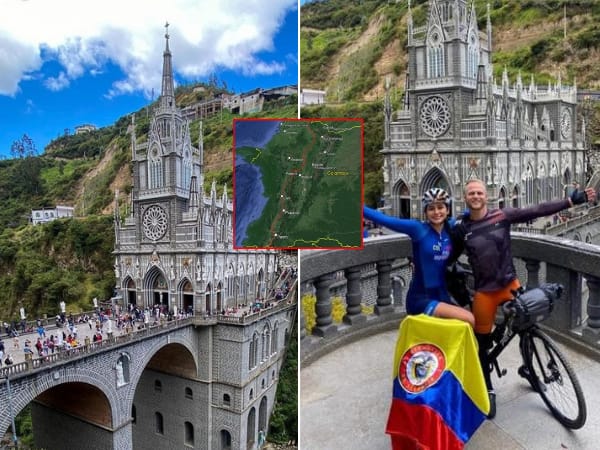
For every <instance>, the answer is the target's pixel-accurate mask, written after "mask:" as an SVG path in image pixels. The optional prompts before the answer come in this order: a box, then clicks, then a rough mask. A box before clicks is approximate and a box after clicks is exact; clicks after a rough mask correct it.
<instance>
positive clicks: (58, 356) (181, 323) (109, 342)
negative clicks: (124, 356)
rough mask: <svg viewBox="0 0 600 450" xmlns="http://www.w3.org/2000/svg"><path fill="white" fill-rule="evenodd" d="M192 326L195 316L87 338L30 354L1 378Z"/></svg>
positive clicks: (1, 372) (1, 371)
mask: <svg viewBox="0 0 600 450" xmlns="http://www.w3.org/2000/svg"><path fill="white" fill-rule="evenodd" d="M215 322H216V321H215ZM191 324H194V325H198V323H197V322H195V317H194V316H190V317H186V318H184V319H177V320H175V319H174V320H170V321H167V320H163V321H161V322H159V323H156V324H152V325H150V324H148V325H146V326H143V327H142V326H141V327H140V328H139V329H138V330H136V331H132V332H129V333H125V334H121V335H118V336H115V335H114V334H113V333H110V334H109V336H108V337H105V338H103V339H102V340H101V341H96V342H92V341H91V339H89V338H86V339H85V340H84V343H83V344H79V345H78V346H77V347H72V348H63V349H60V350H58V349H57V350H56V351H55V352H54V353H50V354H48V355H47V356H42V357H33V354H29V355H30V356H28V355H26V357H25V361H24V362H20V363H17V364H11V365H9V366H6V365H5V366H3V367H2V368H0V376H2V377H5V376H10V377H11V378H14V377H15V376H16V375H20V374H22V373H25V372H31V371H33V370H36V369H47V368H48V367H50V366H54V365H56V364H57V363H58V364H62V363H63V362H65V361H67V360H75V359H81V358H84V357H86V356H89V355H90V354H91V353H97V352H99V351H104V350H107V349H110V348H113V347H119V346H122V345H127V344H131V343H133V342H137V341H141V340H144V339H148V338H149V337H152V336H156V335H158V334H162V333H169V332H172V331H174V330H177V329H179V328H183V327H186V326H188V325H191Z"/></svg>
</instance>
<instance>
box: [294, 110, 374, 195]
mask: <svg viewBox="0 0 600 450" xmlns="http://www.w3.org/2000/svg"><path fill="white" fill-rule="evenodd" d="M302 117H306V118H308V117H352V118H361V119H363V121H364V173H365V186H364V200H365V203H366V204H368V205H375V204H376V202H377V200H378V199H379V197H380V196H381V192H382V189H383V178H382V177H381V176H380V170H381V167H382V165H383V157H382V155H381V154H380V153H379V150H381V145H382V142H383V137H384V133H383V112H382V105H381V103H380V102H372V103H353V102H351V103H348V104H345V105H336V106H329V105H317V106H307V107H303V108H302ZM370 174H378V175H376V176H372V175H370Z"/></svg>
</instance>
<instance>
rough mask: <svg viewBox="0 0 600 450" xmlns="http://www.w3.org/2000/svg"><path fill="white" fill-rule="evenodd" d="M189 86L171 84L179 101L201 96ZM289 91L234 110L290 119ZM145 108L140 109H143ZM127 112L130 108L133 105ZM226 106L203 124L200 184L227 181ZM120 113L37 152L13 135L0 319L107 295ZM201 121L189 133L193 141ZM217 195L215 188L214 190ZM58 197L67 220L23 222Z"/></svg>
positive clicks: (81, 305)
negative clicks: (70, 210)
mask: <svg viewBox="0 0 600 450" xmlns="http://www.w3.org/2000/svg"><path fill="white" fill-rule="evenodd" d="M193 88H194V86H183V87H179V88H178V89H177V91H176V97H177V104H178V106H181V107H182V106H186V105H187V104H191V103H193V102H195V101H198V100H201V99H202V98H201V97H199V96H201V95H214V94H217V93H219V92H218V90H216V91H215V92H209V90H208V89H207V90H205V91H204V92H201V93H198V92H194V90H193ZM297 102H298V99H297V97H296V96H292V97H290V98H288V99H285V100H277V101H273V102H267V103H265V105H264V109H263V111H262V112H261V113H257V114H252V115H248V116H243V117H297ZM151 109H152V105H150V106H149V107H148V110H149V111H150V112H151ZM132 113H133V112H132ZM135 115H136V137H137V139H138V142H143V140H145V139H147V132H148V129H149V126H150V119H149V116H151V114H148V111H147V110H146V108H144V109H142V110H140V111H137V112H135ZM235 117H240V116H239V115H235V116H234V115H232V114H231V113H229V112H227V111H223V113H222V114H220V115H218V116H215V117H212V118H209V119H205V120H204V122H203V135H204V155H205V158H204V161H205V168H206V170H205V181H206V185H205V191H206V192H208V190H209V188H210V184H212V181H213V180H216V181H217V185H218V189H222V188H223V186H224V185H227V188H228V190H229V191H230V192H229V194H230V198H231V184H232V168H233V161H232V138H233V132H232V121H233V119H234V118H235ZM130 123H131V118H130V117H129V115H128V116H124V117H121V118H120V119H118V120H117V121H116V122H115V123H114V124H113V125H111V126H108V127H104V128H101V129H98V130H96V131H93V132H91V133H86V134H79V135H70V136H62V137H60V138H58V139H56V140H54V141H52V142H51V143H50V144H49V145H48V147H47V148H46V149H44V150H45V151H44V153H43V154H41V155H36V153H35V151H34V149H35V143H32V142H31V141H30V140H29V139H28V138H27V136H24V137H23V138H22V139H21V140H19V141H16V142H15V144H16V147H15V144H14V145H13V147H15V148H18V149H19V152H18V153H17V154H16V155H17V156H19V157H15V158H13V159H8V160H1V161H0V198H1V199H2V204H3V208H2V209H0V230H2V232H1V234H0V286H1V288H2V296H0V309H1V310H2V313H1V314H0V320H13V319H16V318H17V312H18V309H19V307H20V306H23V307H25V309H26V311H28V316H29V317H30V318H35V317H39V316H42V315H43V314H48V315H50V316H52V315H54V314H56V312H57V311H58V303H59V302H60V301H63V300H64V301H65V302H66V303H67V308H68V310H69V311H73V312H76V311H81V310H89V309H91V299H92V298H94V297H98V298H99V299H107V298H109V297H110V296H111V295H112V289H113V287H114V272H113V267H112V265H113V261H114V259H113V256H112V251H113V249H114V231H113V220H112V212H113V210H112V208H113V205H114V192H115V189H119V191H120V192H122V193H129V192H130V190H131V163H130V159H131V147H130V145H131V142H130V139H131V136H130V134H128V133H127V129H128V127H129V125H130ZM199 128H200V122H199V121H194V122H192V123H191V125H190V131H191V135H192V137H193V139H194V140H195V142H193V143H194V145H197V144H198V136H199ZM219 195H220V194H219ZM57 204H62V205H71V206H74V207H75V216H76V218H74V219H61V220H56V221H54V222H51V223H48V224H45V225H37V226H33V225H28V220H29V216H30V215H31V210H32V209H39V208H43V207H54V206H56V205H57Z"/></svg>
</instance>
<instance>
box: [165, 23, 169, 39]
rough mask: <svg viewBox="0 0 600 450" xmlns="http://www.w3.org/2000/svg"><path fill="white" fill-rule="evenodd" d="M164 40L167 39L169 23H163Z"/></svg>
mask: <svg viewBox="0 0 600 450" xmlns="http://www.w3.org/2000/svg"><path fill="white" fill-rule="evenodd" d="M165 39H167V40H168V39H169V22H166V23H165Z"/></svg>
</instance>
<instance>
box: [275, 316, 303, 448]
mask: <svg viewBox="0 0 600 450" xmlns="http://www.w3.org/2000/svg"><path fill="white" fill-rule="evenodd" d="M297 329H298V327H297V323H294V324H293V325H292V327H291V335H290V341H289V346H288V348H287V350H286V354H285V361H284V362H283V365H282V367H281V372H280V374H279V384H278V385H277V395H276V398H275V406H274V408H273V414H272V416H271V421H270V424H269V427H270V428H269V435H268V436H267V439H268V440H269V441H270V442H275V443H278V444H284V443H287V442H290V441H292V442H297V441H298V333H297Z"/></svg>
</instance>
